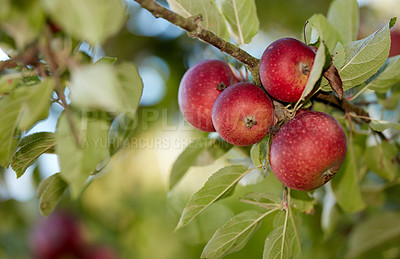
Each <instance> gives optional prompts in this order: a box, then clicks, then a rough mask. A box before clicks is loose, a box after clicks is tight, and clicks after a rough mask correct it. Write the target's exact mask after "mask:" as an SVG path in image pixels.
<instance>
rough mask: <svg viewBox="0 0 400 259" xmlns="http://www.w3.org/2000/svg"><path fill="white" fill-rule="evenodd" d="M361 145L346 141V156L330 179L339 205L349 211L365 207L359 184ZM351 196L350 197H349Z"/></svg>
mask: <svg viewBox="0 0 400 259" xmlns="http://www.w3.org/2000/svg"><path fill="white" fill-rule="evenodd" d="M360 157H362V151H361V147H360V146H358V145H355V143H350V142H349V143H348V147H347V154H346V158H345V160H344V162H343V164H342V166H341V167H340V169H339V171H338V172H337V173H336V174H335V177H334V178H333V179H332V180H331V184H332V190H333V193H334V195H335V197H336V200H337V202H338V204H339V205H340V207H341V208H342V209H343V210H345V211H347V212H350V213H354V212H357V211H360V210H362V209H364V208H365V203H364V201H363V198H362V196H361V191H360V185H359V181H360V180H359V176H358V172H359V168H360ZM349 197H351V199H349Z"/></svg>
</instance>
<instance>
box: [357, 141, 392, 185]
mask: <svg viewBox="0 0 400 259" xmlns="http://www.w3.org/2000/svg"><path fill="white" fill-rule="evenodd" d="M398 152H399V150H398V149H397V146H396V145H395V144H390V143H388V142H386V141H384V142H382V143H381V144H380V145H377V146H372V147H368V148H367V150H365V153H364V157H365V163H366V164H367V165H368V167H369V168H370V169H371V170H373V171H374V172H375V173H377V174H378V175H379V176H380V177H382V178H385V179H387V180H389V181H392V180H394V178H395V177H396V175H397V174H398V172H399V163H398V162H397V161H396V159H397V155H398V154H399V153H398Z"/></svg>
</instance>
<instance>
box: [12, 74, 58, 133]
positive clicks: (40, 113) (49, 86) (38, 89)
mask: <svg viewBox="0 0 400 259" xmlns="http://www.w3.org/2000/svg"><path fill="white" fill-rule="evenodd" d="M53 89H54V80H52V79H45V80H44V81H43V82H41V83H40V84H39V85H36V86H34V87H31V91H30V94H29V95H28V96H26V101H25V102H24V104H23V106H22V107H21V109H22V113H21V118H20V124H19V128H20V129H21V130H28V129H30V128H31V127H32V126H33V125H34V124H36V123H37V122H38V121H39V120H43V119H45V118H46V117H47V115H48V114H49V109H50V97H51V94H52V92H53Z"/></svg>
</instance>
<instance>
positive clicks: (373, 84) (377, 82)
mask: <svg viewBox="0 0 400 259" xmlns="http://www.w3.org/2000/svg"><path fill="white" fill-rule="evenodd" d="M399 83H400V55H398V56H394V57H391V58H388V59H387V61H386V62H385V64H384V65H383V66H382V67H381V68H380V69H379V71H378V72H377V73H376V74H375V75H374V76H372V77H371V78H370V79H369V80H368V81H367V85H366V86H365V87H366V88H368V89H371V90H375V91H377V92H386V91H388V90H389V89H390V88H391V87H393V86H395V85H396V84H399Z"/></svg>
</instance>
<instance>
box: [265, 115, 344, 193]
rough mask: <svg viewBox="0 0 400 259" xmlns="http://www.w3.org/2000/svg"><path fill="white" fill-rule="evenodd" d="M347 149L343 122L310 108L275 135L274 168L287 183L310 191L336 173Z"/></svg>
mask: <svg viewBox="0 0 400 259" xmlns="http://www.w3.org/2000/svg"><path fill="white" fill-rule="evenodd" d="M346 152H347V139H346V134H345V132H344V130H343V128H342V126H341V125H340V123H339V122H338V121H337V120H336V119H335V118H333V117H332V116H331V115H329V114H326V113H323V112H316V111H309V112H305V113H301V114H299V115H296V116H295V117H294V118H293V119H291V120H290V121H288V122H287V123H285V124H284V125H283V126H282V127H281V129H280V130H279V131H278V133H277V134H276V135H275V136H274V137H273V139H272V143H271V150H270V163H271V169H272V171H273V173H274V175H275V176H276V177H277V178H278V179H279V180H280V181H281V182H282V183H283V184H284V185H286V186H287V187H289V188H292V189H295V190H300V191H310V190H314V189H317V188H319V187H321V186H322V185H324V184H325V183H326V182H327V181H329V180H330V179H331V178H332V177H333V175H334V174H335V173H336V172H337V171H338V169H339V167H340V166H341V165H342V163H343V161H344V158H345V156H346Z"/></svg>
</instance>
